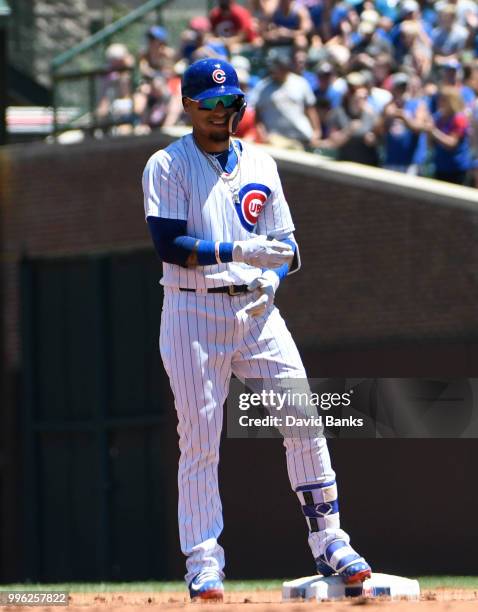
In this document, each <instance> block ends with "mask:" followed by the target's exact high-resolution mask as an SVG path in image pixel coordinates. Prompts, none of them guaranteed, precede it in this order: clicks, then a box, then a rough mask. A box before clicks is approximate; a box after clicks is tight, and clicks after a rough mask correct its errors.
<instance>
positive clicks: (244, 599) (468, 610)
mask: <svg viewBox="0 0 478 612" xmlns="http://www.w3.org/2000/svg"><path fill="white" fill-rule="evenodd" d="M358 605H367V606H370V607H372V608H377V612H381V611H382V610H385V609H393V610H394V611H396V612H409V611H410V612H411V611H415V612H418V611H419V612H427V611H428V610H430V612H431V611H433V612H445V611H446V612H449V611H450V610H453V611H454V610H457V611H458V612H472V611H475V610H477V609H478V591H475V590H473V589H461V590H458V589H445V588H443V589H441V588H439V589H434V590H426V591H424V592H423V594H422V598H421V600H420V601H419V602H407V601H394V602H390V601H384V600H370V599H363V598H356V599H355V598H354V599H347V600H341V601H335V602H323V603H320V604H318V603H317V602H304V601H294V602H288V603H281V592H280V591H279V590H277V591H270V590H269V591H249V592H248V591H238V592H232V593H227V594H226V596H225V600H224V602H223V603H221V604H218V603H210V604H205V603H193V604H192V603H190V602H189V600H188V599H187V597H186V593H185V592H164V593H157V592H156V593H125V592H121V593H119V592H118V593H97V594H95V593H71V594H70V604H69V607H68V612H85V608H87V609H88V612H90V611H93V610H95V611H96V610H98V611H99V612H110V611H112V610H113V611H114V612H138V608H142V609H147V610H148V611H150V612H164V611H168V612H174V611H176V610H185V611H187V610H194V611H195V612H198V610H201V612H237V611H240V612H273V611H275V610H280V612H308V611H309V610H312V609H316V608H317V606H320V607H321V608H322V609H323V610H324V612H347V611H349V612H351V608H353V607H354V606H358ZM3 609H4V610H8V611H9V612H12V609H11V608H3ZM20 609H22V608H20ZM24 609H27V608H24ZM16 610H17V611H18V608H16ZM28 610H30V611H31V610H32V608H28ZM36 610H39V609H38V608H36ZM40 610H41V611H42V612H46V611H47V610H48V612H60V610H61V608H58V607H53V608H40Z"/></svg>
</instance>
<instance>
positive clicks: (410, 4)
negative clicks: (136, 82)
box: [400, 0, 420, 17]
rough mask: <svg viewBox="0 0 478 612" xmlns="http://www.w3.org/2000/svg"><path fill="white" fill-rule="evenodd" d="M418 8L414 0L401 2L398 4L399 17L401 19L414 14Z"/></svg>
mask: <svg viewBox="0 0 478 612" xmlns="http://www.w3.org/2000/svg"><path fill="white" fill-rule="evenodd" d="M419 8H420V6H419V4H418V2H416V1H415V0H403V2H402V3H401V4H400V16H401V17H403V16H404V15H408V14H409V13H414V12H415V11H418V9H419Z"/></svg>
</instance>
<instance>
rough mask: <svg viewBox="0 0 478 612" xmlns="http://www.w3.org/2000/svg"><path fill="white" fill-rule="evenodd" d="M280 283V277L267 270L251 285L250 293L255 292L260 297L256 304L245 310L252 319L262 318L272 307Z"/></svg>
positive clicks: (249, 286) (251, 304) (249, 305)
mask: <svg viewBox="0 0 478 612" xmlns="http://www.w3.org/2000/svg"><path fill="white" fill-rule="evenodd" d="M279 282H280V281H279V277H278V276H277V274H276V273H275V272H272V270H266V271H265V272H263V273H262V275H261V276H258V277H257V278H255V279H254V280H253V281H252V283H249V285H248V286H247V288H248V289H249V291H254V292H255V294H256V295H258V296H259V297H258V298H257V300H256V301H255V302H251V303H250V304H248V305H247V306H246V308H245V311H246V313H247V314H248V315H249V316H250V317H260V316H262V315H263V314H264V313H265V311H266V310H267V309H268V308H269V307H270V306H272V304H273V303H274V297H275V293H276V291H277V287H278V286H279Z"/></svg>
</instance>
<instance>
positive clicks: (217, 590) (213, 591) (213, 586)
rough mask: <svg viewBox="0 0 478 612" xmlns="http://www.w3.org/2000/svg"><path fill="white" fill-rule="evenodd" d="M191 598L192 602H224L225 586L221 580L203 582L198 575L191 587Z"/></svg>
mask: <svg viewBox="0 0 478 612" xmlns="http://www.w3.org/2000/svg"><path fill="white" fill-rule="evenodd" d="M189 596H190V597H191V601H198V600H199V601H222V600H223V597H224V585H223V584H222V581H221V580H220V579H219V578H209V579H206V580H204V581H201V579H200V575H199V574H198V575H197V576H196V578H193V580H192V581H191V584H190V585H189Z"/></svg>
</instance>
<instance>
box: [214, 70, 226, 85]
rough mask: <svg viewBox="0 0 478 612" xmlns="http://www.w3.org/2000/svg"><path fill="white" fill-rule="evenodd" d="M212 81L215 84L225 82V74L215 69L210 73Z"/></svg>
mask: <svg viewBox="0 0 478 612" xmlns="http://www.w3.org/2000/svg"><path fill="white" fill-rule="evenodd" d="M212 80H213V81H215V82H216V83H224V81H225V80H226V73H225V72H224V70H223V69H222V68H216V70H214V72H213V73H212Z"/></svg>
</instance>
